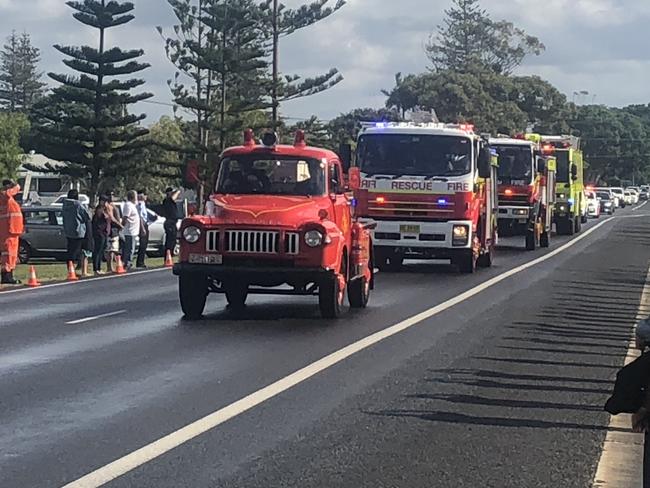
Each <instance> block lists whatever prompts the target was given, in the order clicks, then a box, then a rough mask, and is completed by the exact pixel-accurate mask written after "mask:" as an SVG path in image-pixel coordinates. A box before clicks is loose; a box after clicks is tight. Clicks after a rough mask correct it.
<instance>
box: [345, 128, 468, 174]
mask: <svg viewBox="0 0 650 488" xmlns="http://www.w3.org/2000/svg"><path fill="white" fill-rule="evenodd" d="M471 150H472V141H471V140H470V139H468V138H465V137H455V136H437V135H413V134H408V135H402V134H367V135H364V136H362V137H361V138H360V140H359V148H358V152H357V164H358V165H359V168H360V169H361V171H362V172H363V173H365V174H366V175H367V176H375V175H387V176H393V177H400V176H427V177H435V176H442V177H444V176H461V175H466V174H468V173H469V172H470V171H471V170H472V158H471V153H472V152H471Z"/></svg>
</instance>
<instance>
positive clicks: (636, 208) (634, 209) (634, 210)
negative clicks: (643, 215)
mask: <svg viewBox="0 0 650 488" xmlns="http://www.w3.org/2000/svg"><path fill="white" fill-rule="evenodd" d="M647 204H648V200H646V201H645V202H643V203H642V204H641V205H639V206H638V207H634V208H633V209H632V212H636V211H637V210H639V209H640V208H643V207H645V206H646V205H647Z"/></svg>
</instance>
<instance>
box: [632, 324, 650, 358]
mask: <svg viewBox="0 0 650 488" xmlns="http://www.w3.org/2000/svg"><path fill="white" fill-rule="evenodd" d="M635 335H636V347H637V349H641V350H642V351H643V350H644V349H645V348H646V347H648V346H650V317H648V318H645V319H643V320H641V321H640V322H639V324H638V325H637V326H636V334H635Z"/></svg>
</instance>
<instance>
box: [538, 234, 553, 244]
mask: <svg viewBox="0 0 650 488" xmlns="http://www.w3.org/2000/svg"><path fill="white" fill-rule="evenodd" d="M550 246H551V232H550V231H548V230H545V231H544V232H542V235H541V236H539V247H550Z"/></svg>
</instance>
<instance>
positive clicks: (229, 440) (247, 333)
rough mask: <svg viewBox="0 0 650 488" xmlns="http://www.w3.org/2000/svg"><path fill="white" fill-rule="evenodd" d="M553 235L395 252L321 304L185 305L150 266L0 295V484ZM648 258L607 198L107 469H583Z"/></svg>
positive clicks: (148, 430) (45, 472) (271, 480)
mask: <svg viewBox="0 0 650 488" xmlns="http://www.w3.org/2000/svg"><path fill="white" fill-rule="evenodd" d="M603 220H605V219H604V218H601V219H600V220H599V221H592V222H590V224H589V225H588V226H587V227H588V228H593V227H594V226H596V225H598V224H600V223H601V222H602V221H603ZM567 242H569V238H565V237H562V238H560V237H556V238H554V239H553V243H552V247H551V249H550V250H544V251H538V252H535V253H526V252H525V251H523V250H522V249H520V248H518V247H517V246H520V245H522V244H523V243H522V240H513V239H508V240H506V241H503V242H502V246H501V247H500V249H499V254H498V257H497V260H496V264H495V266H494V267H493V268H492V269H489V270H481V271H480V272H479V273H477V274H475V275H473V276H471V277H468V276H463V275H459V274H457V273H456V272H455V271H454V270H453V268H451V267H450V266H447V265H444V264H432V263H410V264H408V265H407V266H406V267H405V269H404V270H403V271H402V272H399V273H386V274H381V275H379V277H378V283H377V289H376V290H375V292H374V295H373V296H372V299H371V304H370V307H369V308H368V309H367V310H364V311H361V312H351V313H349V314H348V315H347V316H345V317H344V318H343V319H341V320H338V321H326V320H322V319H320V318H318V310H317V308H318V307H317V304H316V303H315V301H314V300H313V299H310V298H287V297H277V298H276V297H253V298H252V299H250V301H249V305H248V307H247V310H246V312H245V314H244V315H243V316H242V317H236V316H233V315H231V314H230V313H229V312H228V311H225V310H224V300H223V298H221V297H218V296H216V297H211V299H210V301H209V305H208V314H207V316H206V318H205V320H203V321H201V322H198V323H188V322H184V321H182V320H181V315H180V310H179V306H178V303H177V297H176V294H177V289H176V282H175V279H174V277H173V276H172V275H171V273H170V272H169V271H155V272H150V273H145V274H139V275H131V276H126V277H120V278H116V279H102V280H98V281H90V282H83V283H79V284H74V285H70V286H68V285H64V286H58V287H51V288H40V289H36V290H29V291H21V292H18V293H8V294H7V293H0V311H1V314H2V317H1V318H0V337H1V338H2V340H1V341H0V393H1V394H0V419H2V421H1V422H0V487H3V488H13V487H57V486H62V485H65V484H66V483H69V482H72V481H74V480H77V479H78V478H80V477H82V476H83V475H85V474H87V473H89V472H91V471H94V470H96V469H98V468H101V467H102V466H105V465H106V464H108V463H110V462H112V461H114V460H116V459H120V458H122V457H123V456H125V455H126V454H128V453H130V452H131V451H134V450H136V449H138V448H140V447H142V446H145V445H148V444H150V443H152V442H154V441H156V440H158V439H160V438H161V437H163V436H165V435H167V434H169V433H173V432H175V431H177V430H178V429H180V428H181V427H183V426H184V425H186V424H188V423H191V422H193V421H195V420H197V419H200V418H202V417H204V416H206V415H208V414H210V413H212V412H214V411H216V410H219V409H221V408H223V407H226V406H228V405H231V404H232V403H233V402H236V401H237V400H240V399H241V398H243V397H246V396H247V395H249V394H251V393H253V392H256V391H258V390H259V389H261V388H263V387H265V386H266V385H269V384H271V383H273V382H275V381H277V380H279V379H281V378H284V377H286V376H287V375H289V374H291V373H293V372H295V371H296V370H299V369H301V368H303V367H305V366H307V365H310V364H311V363H313V362H314V361H317V360H319V359H321V358H323V357H325V356H327V355H328V354H330V353H333V352H335V351H338V350H340V349H341V348H343V347H345V346H348V345H349V344H352V343H354V342H355V341H358V340H360V339H363V338H364V337H367V336H368V335H370V334H373V333H375V332H378V331H382V330H385V329H387V328H388V327H390V326H393V325H394V324H396V323H399V322H401V321H403V320H405V319H408V318H409V317H412V316H414V315H415V314H418V313H419V312H423V311H426V310H430V309H431V307H434V306H436V305H438V304H442V303H444V302H445V301H447V300H449V299H452V298H454V297H457V296H458V295H459V294H461V293H463V292H465V291H467V290H470V289H472V288H474V287H476V286H478V285H480V284H482V283H486V282H488V280H490V279H491V278H493V277H496V276H499V275H501V274H503V273H505V272H507V271H508V270H512V269H514V268H516V267H517V266H520V265H522V264H524V263H527V262H530V261H532V260H534V259H536V258H539V257H540V256H543V255H545V254H547V253H549V252H553V251H554V250H557V249H558V248H560V247H561V246H563V245H565V244H566V243H567ZM649 261H650V205H649V206H645V207H643V208H639V209H636V210H633V209H626V210H625V211H622V212H618V213H617V214H616V217H615V218H614V219H612V220H611V221H608V222H606V223H604V224H602V225H600V226H599V227H598V228H597V229H595V230H594V231H592V232H591V233H590V234H589V235H588V236H586V237H584V238H582V239H580V240H578V241H576V243H575V244H574V245H572V246H569V247H566V248H565V249H562V250H561V251H560V252H558V253H557V254H556V255H554V256H553V257H551V258H550V259H548V260H545V261H543V262H540V263H538V264H535V265H533V266H530V267H528V268H526V269H522V270H521V271H520V272H519V273H517V274H514V275H513V276H510V277H508V278H507V279H505V280H503V281H500V282H498V283H496V284H493V285H491V286H489V287H487V288H486V289H484V290H482V291H480V292H478V293H476V294H474V295H473V296H469V297H467V298H466V299H465V300H462V301H460V303H458V304H456V305H454V306H451V307H449V308H447V309H446V310H443V311H441V312H440V313H437V314H435V315H432V316H430V317H429V318H426V319H424V320H421V321H419V322H418V323H417V324H416V325H414V326H412V327H410V328H408V329H406V330H404V331H403V332H401V333H399V334H395V335H393V336H391V337H389V338H386V339H385V340H383V341H380V342H378V343H377V344H375V345H373V346H371V347H368V348H366V349H364V350H362V351H360V352H358V353H356V354H353V355H351V356H350V357H348V358H347V359H345V360H343V361H341V362H338V363H337V364H334V365H332V366H331V367H328V368H326V369H325V370H324V371H322V372H320V373H318V374H316V375H315V376H313V377H311V378H309V379H306V380H305V381H303V382H301V383H299V384H298V385H296V386H294V387H292V388H290V389H288V390H286V391H284V392H282V393H280V394H278V395H275V396H272V397H271V398H269V399H268V400H267V401H264V402H262V403H261V404H259V405H258V406H256V407H254V408H251V409H249V410H248V411H246V412H244V413H242V414H240V415H237V416H235V417H234V418H232V419H230V420H228V421H227V422H224V423H223V424H221V425H219V426H218V427H216V428H214V429H211V430H209V431H207V432H205V433H203V434H201V435H199V436H197V437H195V438H194V439H192V440H190V441H189V442H187V443H184V444H182V445H180V446H179V447H177V448H175V449H173V450H170V451H169V452H166V453H164V454H162V455H161V456H158V457H156V458H155V459H152V460H151V461H149V462H146V463H144V464H141V465H138V466H137V467H135V469H132V470H130V471H128V472H126V473H125V474H124V475H122V476H120V477H118V478H116V479H114V480H113V481H111V482H109V483H108V484H107V486H110V487H156V488H162V487H175V488H176V487H192V488H199V487H247V488H248V487H260V488H262V487H264V488H268V487H301V488H302V487H354V488H356V487H409V488H414V487H423V488H424V487H426V488H431V487H449V488H451V487H454V488H458V487H473V488H474V487H479V486H480V487H495V488H496V487H499V488H502V487H513V488H514V487H517V488H521V487H527V488H530V487H563V488H568V487H583V488H587V487H589V486H590V484H591V481H592V478H593V476H594V473H595V470H596V465H597V462H598V459H599V455H600V451H601V445H602V442H603V439H604V436H605V432H606V426H607V422H608V415H606V414H605V413H604V412H603V411H602V405H603V404H604V401H605V399H606V398H607V396H608V393H609V391H610V389H611V383H612V379H613V377H614V374H615V372H616V369H617V368H618V367H619V366H620V365H621V364H622V362H623V358H624V356H625V353H626V350H627V345H628V343H629V339H630V334H631V332H632V327H633V323H634V320H635V317H636V315H637V311H638V308H639V303H640V296H641V292H642V289H643V287H644V285H645V283H646V274H647V272H648V266H649ZM648 312H650V310H648ZM88 486H91V485H88Z"/></svg>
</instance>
